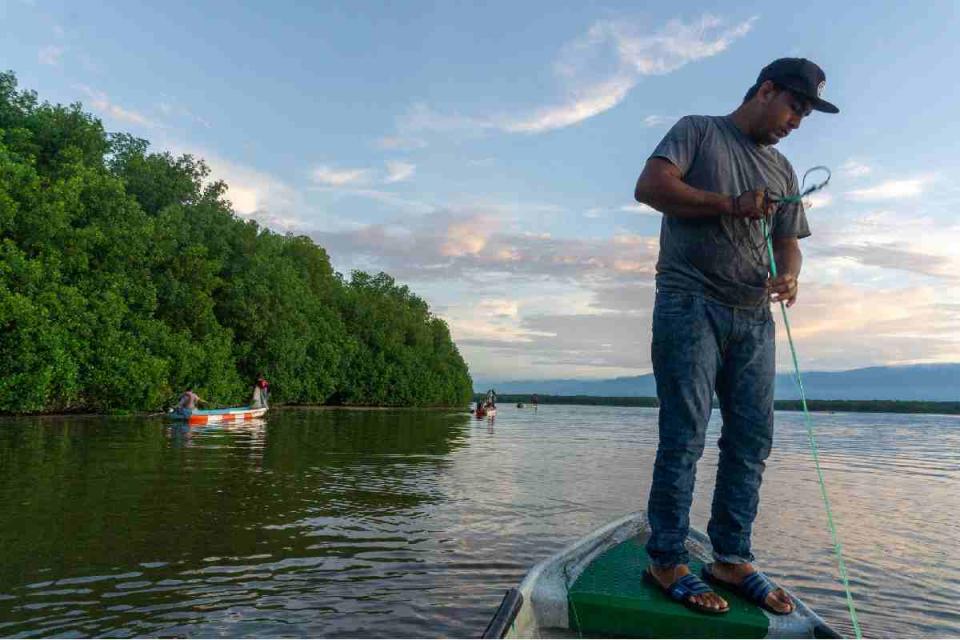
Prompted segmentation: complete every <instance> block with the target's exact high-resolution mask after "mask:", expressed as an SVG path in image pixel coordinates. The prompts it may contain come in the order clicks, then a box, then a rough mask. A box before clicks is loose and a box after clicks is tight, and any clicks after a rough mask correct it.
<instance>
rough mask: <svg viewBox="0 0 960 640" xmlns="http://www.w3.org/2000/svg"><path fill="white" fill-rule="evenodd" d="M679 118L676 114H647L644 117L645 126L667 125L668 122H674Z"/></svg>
mask: <svg viewBox="0 0 960 640" xmlns="http://www.w3.org/2000/svg"><path fill="white" fill-rule="evenodd" d="M677 120H679V118H677V117H676V116H647V117H645V118H644V119H643V126H645V127H650V128H653V127H665V126H667V125H668V124H673V123H674V122H676V121H677Z"/></svg>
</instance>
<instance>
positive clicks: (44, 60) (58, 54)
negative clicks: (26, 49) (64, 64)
mask: <svg viewBox="0 0 960 640" xmlns="http://www.w3.org/2000/svg"><path fill="white" fill-rule="evenodd" d="M64 51H66V49H65V48H64V47H61V46H59V45H55V44H51V45H48V46H46V47H43V48H42V49H40V51H38V52H37V62H39V63H40V64H48V65H58V64H60V59H61V58H62V57H63V53H64Z"/></svg>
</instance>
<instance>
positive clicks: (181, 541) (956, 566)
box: [0, 406, 960, 637]
mask: <svg viewBox="0 0 960 640" xmlns="http://www.w3.org/2000/svg"><path fill="white" fill-rule="evenodd" d="M656 416H657V414H656V410H655V409H640V408H617V407H571V406H542V407H540V408H539V410H538V411H536V412H534V411H533V409H530V408H526V409H516V408H513V407H508V406H502V407H501V408H500V411H499V415H498V416H497V418H496V421H495V422H488V421H485V420H484V421H478V420H475V419H474V418H472V417H470V416H469V415H468V414H466V413H453V412H448V413H443V412H417V411H348V410H342V411H341V410H336V411H334V410H287V411H275V412H272V413H271V414H268V419H266V420H264V421H259V422H253V423H247V424H240V425H233V426H224V427H203V428H186V427H176V426H170V425H168V424H165V423H164V422H163V421H161V420H157V419H107V418H44V419H4V420H0V505H2V509H0V636H13V637H36V636H60V637H85V636H98V637H131V636H178V637H220V636H225V637H257V636H259V637H263V636H267V637H291V636H292V637H296V636H314V637H319V636H323V637H408V636H417V637H423V636H426V637H439V636H457V637H476V636H478V635H479V633H480V632H481V631H482V630H483V628H484V626H485V624H486V622H487V620H488V619H489V617H490V615H491V614H492V613H493V611H494V609H495V608H496V606H497V604H498V603H499V600H500V598H501V596H502V595H503V592H504V591H505V590H506V589H507V588H509V587H511V586H514V585H516V584H517V583H518V582H519V580H520V579H521V577H522V576H523V574H524V573H525V572H526V570H527V569H528V568H529V567H530V566H531V565H532V564H534V563H536V562H537V561H539V560H541V559H542V558H544V557H546V556H548V555H549V554H551V553H553V552H555V551H557V550H558V549H560V548H561V547H563V546H565V545H566V544H569V543H570V542H572V541H573V540H575V539H577V538H579V537H580V536H582V535H585V534H587V533H588V532H590V531H592V530H593V529H595V528H597V527H599V526H601V525H603V524H605V523H607V522H609V521H610V520H613V519H614V518H617V517H619V516H621V515H623V514H625V513H628V512H631V511H636V510H640V509H642V508H643V507H644V504H645V500H646V493H647V488H648V486H649V481H650V474H651V465H652V462H653V457H654V455H655V448H656ZM814 419H815V422H816V427H817V433H818V438H819V444H820V447H821V460H822V463H823V466H824V471H825V474H826V477H827V483H828V487H829V492H830V497H831V500H832V502H833V508H834V513H835V516H836V519H837V524H838V527H839V531H840V535H841V537H842V540H843V543H844V551H845V557H846V560H847V566H848V570H849V573H850V577H851V584H852V588H853V591H854V597H855V599H856V603H857V606H858V611H859V614H860V620H861V624H862V626H863V629H864V633H865V634H866V635H867V636H874V637H877V636H883V637H945V636H960V606H958V604H957V603H958V602H960V558H958V555H957V553H956V552H955V546H956V543H957V541H958V540H960V515H958V514H960V419H958V418H956V417H944V416H906V415H890V414H817V415H815V418H814ZM777 420H778V422H777V435H776V446H775V449H774V452H773V455H772V456H771V459H770V461H769V465H768V469H767V474H766V477H765V482H764V486H763V494H762V502H761V511H760V516H759V518H758V522H757V524H756V531H755V535H754V546H755V552H756V553H757V555H758V557H759V564H760V565H761V566H762V568H764V569H765V570H766V571H768V572H769V573H772V574H774V575H775V576H777V577H778V578H780V579H782V580H783V581H784V582H785V583H786V584H787V585H789V586H790V587H791V588H792V589H794V590H796V592H797V593H798V594H799V595H800V596H801V597H802V598H804V599H805V600H806V601H807V602H808V603H809V604H810V605H812V606H813V607H814V608H815V609H816V610H817V611H818V612H820V613H821V615H823V616H824V617H825V618H826V619H827V620H828V621H829V622H830V623H832V624H833V625H834V626H835V627H836V628H837V629H838V630H840V631H841V632H842V633H846V634H851V633H852V627H851V625H850V622H849V618H848V617H847V611H846V605H845V601H844V599H843V593H842V589H841V586H840V584H839V582H838V580H837V571H836V567H835V564H834V559H833V555H832V549H831V545H830V539H829V534H828V533H827V528H826V518H825V515H824V510H823V506H822V502H821V498H820V495H819V488H818V484H817V479H816V474H815V471H814V467H813V463H812V461H811V457H810V452H809V449H808V444H807V440H806V434H805V431H804V428H803V422H802V416H801V415H800V414H798V413H778V414H777ZM718 436H719V416H718V415H716V414H715V415H714V420H713V422H712V424H711V432H710V434H709V439H710V446H708V448H707V452H706V454H705V455H704V459H703V460H702V462H701V465H700V472H699V480H698V491H697V498H696V500H695V503H694V508H693V522H694V524H695V525H697V526H699V527H701V528H703V527H705V525H706V520H707V516H708V513H709V504H710V502H709V500H710V495H711V492H712V488H713V477H714V473H715V469H716V460H717V457H716V447H715V441H716V439H717V437H718Z"/></svg>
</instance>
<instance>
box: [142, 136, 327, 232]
mask: <svg viewBox="0 0 960 640" xmlns="http://www.w3.org/2000/svg"><path fill="white" fill-rule="evenodd" d="M158 146H159V145H158ZM162 146H163V147H164V148H165V149H166V150H168V151H169V152H170V153H172V154H174V155H182V154H189V155H192V156H194V157H195V158H203V160H204V161H205V162H206V163H207V166H208V167H210V174H211V175H210V179H211V180H223V181H224V182H225V183H226V184H227V187H228V189H227V193H226V197H227V199H228V200H229V201H230V203H231V204H232V205H233V210H234V212H235V213H236V214H237V215H239V216H241V217H244V218H247V219H250V220H256V221H257V222H258V223H260V224H261V225H263V226H266V227H269V228H271V229H273V230H274V231H281V232H287V231H291V232H301V231H302V230H303V227H304V225H305V224H306V222H305V221H304V219H303V216H304V215H305V214H307V213H308V212H309V207H308V206H307V203H306V202H304V200H303V198H302V197H301V195H300V192H299V191H298V190H297V189H295V188H293V187H292V186H290V185H288V184H287V183H285V182H284V181H283V180H281V179H279V178H277V177H275V176H273V175H270V174H269V173H266V172H263V171H260V170H258V169H255V168H253V167H249V166H246V165H243V164H241V163H238V162H235V161H233V160H228V159H227V158H224V157H222V156H220V155H219V154H217V153H215V152H213V151H210V150H209V149H204V148H201V147H197V146H195V145H191V144H189V143H183V142H168V143H167V144H164V145H162Z"/></svg>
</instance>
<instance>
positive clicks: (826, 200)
mask: <svg viewBox="0 0 960 640" xmlns="http://www.w3.org/2000/svg"><path fill="white" fill-rule="evenodd" d="M831 202H833V196H831V195H830V194H829V193H823V192H822V191H821V192H820V193H811V194H810V195H808V196H807V197H806V198H804V199H803V206H804V207H806V208H807V209H822V208H824V207H826V206H828V205H829V204H830V203H831Z"/></svg>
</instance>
